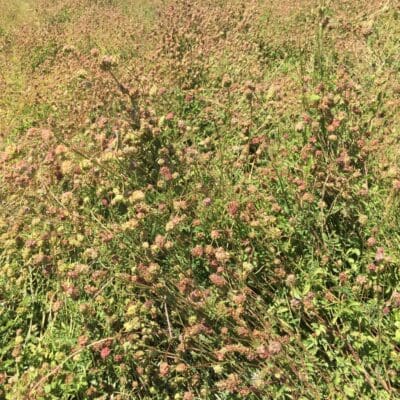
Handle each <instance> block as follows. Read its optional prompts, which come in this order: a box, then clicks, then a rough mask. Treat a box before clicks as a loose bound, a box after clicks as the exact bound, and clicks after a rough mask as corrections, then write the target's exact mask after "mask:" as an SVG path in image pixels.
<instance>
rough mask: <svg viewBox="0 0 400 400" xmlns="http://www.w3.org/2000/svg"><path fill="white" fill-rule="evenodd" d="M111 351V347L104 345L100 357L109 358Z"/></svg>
mask: <svg viewBox="0 0 400 400" xmlns="http://www.w3.org/2000/svg"><path fill="white" fill-rule="evenodd" d="M110 353H111V350H110V348H109V347H103V348H102V349H101V351H100V357H101V358H102V359H103V360H104V359H105V358H107V357H108V356H109V355H110Z"/></svg>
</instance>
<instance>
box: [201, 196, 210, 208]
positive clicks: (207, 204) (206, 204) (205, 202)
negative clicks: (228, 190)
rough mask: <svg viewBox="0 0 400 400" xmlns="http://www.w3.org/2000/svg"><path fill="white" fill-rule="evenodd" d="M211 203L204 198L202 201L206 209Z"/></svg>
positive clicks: (208, 199)
mask: <svg viewBox="0 0 400 400" xmlns="http://www.w3.org/2000/svg"><path fill="white" fill-rule="evenodd" d="M211 203H212V200H211V199H210V198H209V197H206V198H205V199H204V200H203V204H204V205H205V206H206V207H208V206H209V205H211Z"/></svg>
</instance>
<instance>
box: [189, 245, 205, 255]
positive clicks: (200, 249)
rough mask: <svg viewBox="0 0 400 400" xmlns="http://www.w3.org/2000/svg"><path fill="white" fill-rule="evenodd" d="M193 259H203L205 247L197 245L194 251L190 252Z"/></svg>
mask: <svg viewBox="0 0 400 400" xmlns="http://www.w3.org/2000/svg"><path fill="white" fill-rule="evenodd" d="M190 253H191V254H192V256H193V257H201V256H202V255H203V254H204V250H203V247H202V246H200V245H197V246H195V247H193V249H192V250H191V252H190Z"/></svg>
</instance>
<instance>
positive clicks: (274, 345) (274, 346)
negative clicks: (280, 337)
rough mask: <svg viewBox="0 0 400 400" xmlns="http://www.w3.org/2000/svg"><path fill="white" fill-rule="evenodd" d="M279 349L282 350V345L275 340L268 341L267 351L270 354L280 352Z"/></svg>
mask: <svg viewBox="0 0 400 400" xmlns="http://www.w3.org/2000/svg"><path fill="white" fill-rule="evenodd" d="M281 350H282V345H281V344H280V343H279V342H278V341H276V340H274V341H272V342H270V344H269V345H268V352H269V353H270V354H273V355H275V354H278V353H280V352H281Z"/></svg>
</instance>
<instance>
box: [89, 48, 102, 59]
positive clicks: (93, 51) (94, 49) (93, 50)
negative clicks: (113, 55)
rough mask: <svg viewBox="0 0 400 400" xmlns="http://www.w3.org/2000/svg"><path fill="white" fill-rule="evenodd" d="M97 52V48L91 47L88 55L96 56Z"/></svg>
mask: <svg viewBox="0 0 400 400" xmlns="http://www.w3.org/2000/svg"><path fill="white" fill-rule="evenodd" d="M99 54H100V51H99V49H96V48H93V49H92V50H90V55H91V56H92V57H98V56H99Z"/></svg>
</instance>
